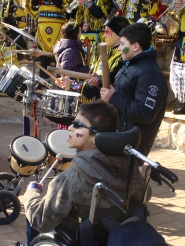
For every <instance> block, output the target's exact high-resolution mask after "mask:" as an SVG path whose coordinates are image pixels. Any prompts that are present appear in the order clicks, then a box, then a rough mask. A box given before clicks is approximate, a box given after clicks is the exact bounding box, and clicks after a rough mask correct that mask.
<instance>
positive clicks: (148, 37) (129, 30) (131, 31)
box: [119, 23, 152, 51]
mask: <svg viewBox="0 0 185 246" xmlns="http://www.w3.org/2000/svg"><path fill="white" fill-rule="evenodd" d="M119 35H120V37H125V38H126V39H127V40H128V41H129V42H130V44H134V43H136V42H137V43H139V45H140V46H141V49H142V50H143V51H145V50H148V49H149V47H150V45H151V42H152V34H151V31H150V29H149V27H148V26H147V25H146V24H144V23H135V24H132V25H129V26H127V27H125V28H124V29H122V30H121V32H120V34H119Z"/></svg>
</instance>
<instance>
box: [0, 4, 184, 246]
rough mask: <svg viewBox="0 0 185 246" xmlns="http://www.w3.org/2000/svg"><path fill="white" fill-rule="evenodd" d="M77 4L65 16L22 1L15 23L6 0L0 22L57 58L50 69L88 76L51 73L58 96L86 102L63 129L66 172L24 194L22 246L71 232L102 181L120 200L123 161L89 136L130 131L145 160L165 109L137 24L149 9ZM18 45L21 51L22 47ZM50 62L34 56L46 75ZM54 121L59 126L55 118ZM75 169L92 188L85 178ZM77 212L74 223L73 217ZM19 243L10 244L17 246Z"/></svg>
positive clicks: (59, 7)
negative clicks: (105, 79) (71, 153)
mask: <svg viewBox="0 0 185 246" xmlns="http://www.w3.org/2000/svg"><path fill="white" fill-rule="evenodd" d="M15 2H16V3H17V6H16V5H15ZM76 2H77V5H76V8H74V9H72V10H70V11H69V10H68V9H67V7H69V6H70V3H71V2H70V1H68V0H53V1H47V0H46V1H39V0H33V1H27V2H26V6H25V17H26V18H25V19H24V18H23V13H22V12H21V13H19V15H21V17H20V16H18V13H17V12H16V11H17V10H18V9H20V7H19V5H20V2H18V1H13V2H11V3H10V4H9V9H11V10H12V11H9V13H8V16H6V17H5V18H4V22H6V23H9V24H11V25H13V26H17V27H18V26H19V25H21V23H23V24H22V25H21V27H22V26H24V25H25V26H27V27H28V29H29V31H30V33H31V34H32V35H34V36H35V38H36V41H37V42H38V44H39V47H40V48H41V49H42V50H43V51H49V52H54V53H56V54H57V56H56V57H55V58H56V67H57V68H63V69H66V70H70V71H76V72H81V73H90V74H91V76H90V78H89V79H87V80H85V81H80V80H79V79H78V78H72V77H68V76H61V75H60V74H57V75H56V77H57V80H56V81H55V83H56V89H57V90H68V91H73V92H78V93H80V94H81V95H82V96H83V97H85V98H86V99H87V100H88V103H82V105H81V106H80V108H79V110H78V113H77V115H76V117H75V119H74V120H73V121H72V122H68V124H67V127H65V129H68V131H69V138H68V140H67V142H68V147H69V148H76V149H77V154H76V157H75V158H74V159H73V161H72V163H71V166H70V167H69V168H68V169H66V170H65V171H64V172H62V173H61V174H60V175H58V176H57V177H55V178H54V179H52V181H51V182H50V183H49V186H48V189H47V192H46V195H44V196H43V195H42V188H41V187H40V185H38V183H36V182H31V183H30V184H29V186H28V188H27V191H26V193H25V194H24V207H25V214H26V220H27V246H30V242H31V240H32V239H33V238H34V237H35V236H36V235H37V234H39V233H40V232H49V231H51V230H55V229H56V228H57V227H58V226H60V225H62V226H65V227H67V228H69V229H70V230H72V231H73V232H75V231H76V229H77V227H78V225H79V217H80V218H82V217H83V215H84V213H86V212H87V211H88V210H89V206H90V202H91V196H92V190H93V183H96V182H99V181H102V180H103V181H104V182H105V183H107V184H108V185H110V187H111V188H113V189H116V190H117V191H119V192H120V193H121V194H122V195H123V196H124V195H125V184H126V182H125V180H127V179H128V167H129V162H130V159H129V158H126V157H125V156H124V155H123V156H122V157H119V158H118V157H117V156H106V155H104V154H103V153H101V152H100V151H99V150H98V149H97V148H96V145H95V136H96V133H98V132H116V131H118V132H123V131H128V130H130V129H132V128H133V127H134V126H137V127H138V128H139V129H140V132H141V142H140V145H139V147H138V151H139V152H140V153H142V154H143V155H145V156H147V155H148V154H149V152H150V150H151V148H152V145H153V143H154V140H155V137H156V135H157V132H158V130H159V127H160V124H161V122H162V119H163V116H164V113H165V109H166V105H167V97H168V87H167V84H166V80H165V78H164V76H163V74H162V72H161V70H160V68H159V66H158V64H157V62H156V59H157V52H156V50H155V47H154V46H152V43H153V41H152V38H153V37H152V31H151V28H150V27H149V26H148V25H147V23H145V22H144V23H140V22H139V23H137V21H138V20H139V19H140V18H141V17H143V16H144V13H145V14H146V12H147V13H148V12H149V11H150V10H151V9H152V6H150V7H149V6H148V5H147V4H144V3H143V4H140V6H139V4H138V5H137V6H135V7H137V8H135V10H134V11H133V9H132V7H133V4H131V2H130V1H129V3H128V4H127V5H126V7H125V9H120V8H119V7H117V6H116V7H115V5H114V2H113V1H109V0H97V1H87V0H77V1H76ZM129 4H130V5H129ZM12 6H15V7H14V8H12ZM6 8H7V7H6ZM6 8H5V9H6ZM16 13H17V15H16ZM155 14H156V13H155ZM182 16H183V20H184V15H182ZM182 27H183V24H182V25H181V29H182ZM182 31H183V29H182V30H181V32H182ZM10 32H11V31H10ZM14 34H15V32H14V31H12V33H10V36H11V38H12V39H14V37H13V36H12V35H14ZM8 35H9V34H8ZM103 40H104V41H105V42H106V44H107V58H108V59H107V63H108V69H109V78H110V86H109V88H107V87H105V86H104V84H103V83H102V76H103V73H104V71H103V70H102V61H101V59H100V56H99V52H98V44H99V43H100V42H101V41H103ZM181 41H182V38H181ZM22 42H24V40H22ZM183 42H184V38H183ZM89 43H90V44H91V57H90V58H91V59H90V62H89V63H88V62H87V61H88V59H87V52H86V51H87V50H86V49H87V44H89ZM19 44H20V46H22V47H23V48H24V47H25V46H24V45H25V44H23V43H19ZM181 57H182V58H183V57H184V55H181ZM51 59H52V56H40V62H41V66H42V67H43V68H45V69H47V66H48V65H50V63H51ZM182 61H183V62H184V58H183V59H182ZM40 76H41V77H42V78H43V79H45V80H47V79H48V78H49V75H48V74H46V73H44V72H43V71H42V70H40ZM95 99H96V100H95ZM91 100H92V101H91ZM89 101H90V102H89ZM57 120H58V119H57ZM59 121H60V119H59ZM58 123H60V125H62V126H61V127H60V128H63V123H64V122H63V121H62V119H61V122H58ZM143 164H144V163H143V161H141V160H137V163H136V164H135V169H134V172H133V184H132V187H134V188H133V190H131V198H132V202H133V203H135V202H136V201H141V199H142V189H143V184H144V178H143V176H142V175H141V172H140V171H139V166H143ZM79 169H80V170H81V171H82V172H84V173H85V175H87V176H88V177H89V180H92V182H90V181H89V180H86V179H85V178H84V176H83V175H81V172H79ZM149 190H150V189H149ZM150 196H151V194H150V195H148V201H149V199H150ZM76 206H77V207H78V217H76V216H73V214H74V213H73V209H74V208H75V207H76ZM99 207H100V208H102V209H105V210H107V211H111V208H112V207H114V205H113V204H110V203H109V202H108V201H107V200H104V199H103V198H102V199H100V201H99ZM51 214H52V215H51ZM121 219H122V220H123V219H124V218H121ZM20 245H21V243H19V242H17V243H16V246H20Z"/></svg>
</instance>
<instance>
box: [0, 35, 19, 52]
mask: <svg viewBox="0 0 185 246" xmlns="http://www.w3.org/2000/svg"><path fill="white" fill-rule="evenodd" d="M0 34H2V35H3V36H4V37H5V38H7V39H8V40H9V41H10V42H11V43H13V44H15V45H16V46H18V47H19V48H20V49H21V50H23V48H22V47H21V46H20V45H19V44H17V43H16V42H15V41H14V40H13V39H11V38H10V37H8V36H7V35H6V34H5V33H3V32H0Z"/></svg>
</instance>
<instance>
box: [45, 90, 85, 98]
mask: <svg viewBox="0 0 185 246" xmlns="http://www.w3.org/2000/svg"><path fill="white" fill-rule="evenodd" d="M45 93H46V94H47V95H49V94H57V95H64V96H73V97H79V96H80V93H77V92H73V91H64V90H46V92H45Z"/></svg>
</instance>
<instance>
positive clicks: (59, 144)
mask: <svg viewBox="0 0 185 246" xmlns="http://www.w3.org/2000/svg"><path fill="white" fill-rule="evenodd" d="M68 137H69V133H68V131H67V130H61V129H58V130H54V131H51V132H49V133H48V134H47V136H46V138H45V143H46V146H47V148H48V152H49V159H48V165H49V166H51V165H52V164H53V163H54V161H55V159H56V158H55V157H56V155H57V154H58V153H60V154H61V155H62V156H63V159H62V161H61V164H59V163H58V164H56V166H55V168H54V169H55V170H56V169H57V170H59V171H64V170H65V169H66V168H68V167H69V166H70V165H71V160H72V159H73V158H74V157H75V156H76V149H74V148H69V147H68V146H67V139H68Z"/></svg>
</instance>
